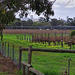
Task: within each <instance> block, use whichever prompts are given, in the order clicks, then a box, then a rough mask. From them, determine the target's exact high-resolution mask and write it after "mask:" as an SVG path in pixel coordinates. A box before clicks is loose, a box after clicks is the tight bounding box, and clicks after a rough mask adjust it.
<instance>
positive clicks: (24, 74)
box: [23, 65, 26, 75]
mask: <svg viewBox="0 0 75 75" xmlns="http://www.w3.org/2000/svg"><path fill="white" fill-rule="evenodd" d="M23 75H26V73H25V65H23Z"/></svg>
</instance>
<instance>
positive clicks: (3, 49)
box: [2, 42, 4, 54]
mask: <svg viewBox="0 0 75 75" xmlns="http://www.w3.org/2000/svg"><path fill="white" fill-rule="evenodd" d="M2 54H4V42H3V43H2Z"/></svg>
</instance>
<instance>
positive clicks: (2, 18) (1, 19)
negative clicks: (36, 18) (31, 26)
mask: <svg viewBox="0 0 75 75" xmlns="http://www.w3.org/2000/svg"><path fill="white" fill-rule="evenodd" d="M54 1H55V0H54ZM53 3H54V2H52V1H48V0H2V1H0V23H1V24H8V23H10V22H11V21H14V19H15V15H14V14H15V13H16V12H18V11H20V13H19V16H20V17H23V16H27V15H28V10H32V11H35V12H36V14H38V15H40V14H41V13H42V12H43V14H44V16H45V17H46V18H47V20H48V19H49V15H54V12H53V10H52V5H53Z"/></svg>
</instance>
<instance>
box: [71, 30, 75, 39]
mask: <svg viewBox="0 0 75 75" xmlns="http://www.w3.org/2000/svg"><path fill="white" fill-rule="evenodd" d="M73 36H75V30H74V31H72V32H71V34H70V37H71V38H73Z"/></svg>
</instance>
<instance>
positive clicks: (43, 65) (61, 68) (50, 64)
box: [3, 34, 75, 75]
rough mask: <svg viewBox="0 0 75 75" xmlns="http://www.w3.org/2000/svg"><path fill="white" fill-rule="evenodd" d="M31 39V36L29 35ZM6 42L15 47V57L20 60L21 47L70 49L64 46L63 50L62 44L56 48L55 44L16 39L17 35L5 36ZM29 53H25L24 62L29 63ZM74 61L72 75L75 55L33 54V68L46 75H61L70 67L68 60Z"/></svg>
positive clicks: (71, 67)
mask: <svg viewBox="0 0 75 75" xmlns="http://www.w3.org/2000/svg"><path fill="white" fill-rule="evenodd" d="M28 37H29V35H28ZM3 41H4V42H9V43H11V47H12V45H13V44H14V45H15V52H16V55H15V57H16V58H18V56H19V55H18V53H19V46H22V47H26V48H27V47H29V45H32V47H33V48H46V49H69V47H68V45H66V44H64V47H63V48H62V47H61V45H60V44H58V45H57V46H54V45H53V43H51V45H50V46H49V45H48V43H46V44H43V43H32V42H31V41H27V40H19V39H16V35H15V34H4V39H3ZM27 55H28V52H23V55H22V61H25V62H27ZM70 58H71V59H72V61H71V66H70V69H71V70H70V75H75V54H70V53H52V52H50V53H49V52H33V53H32V66H33V68H35V69H37V70H39V71H41V72H42V73H44V74H45V75H61V73H63V72H65V70H66V69H67V67H68V60H69V59H70Z"/></svg>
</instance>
